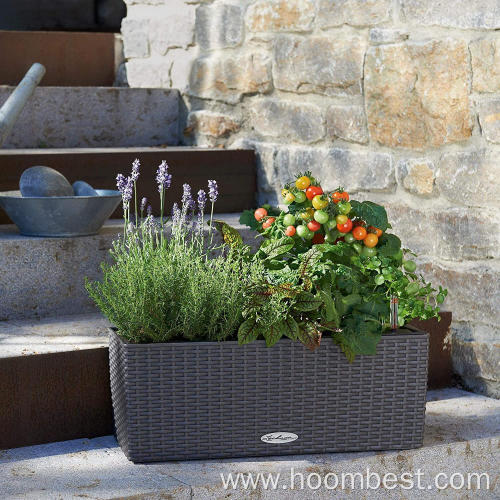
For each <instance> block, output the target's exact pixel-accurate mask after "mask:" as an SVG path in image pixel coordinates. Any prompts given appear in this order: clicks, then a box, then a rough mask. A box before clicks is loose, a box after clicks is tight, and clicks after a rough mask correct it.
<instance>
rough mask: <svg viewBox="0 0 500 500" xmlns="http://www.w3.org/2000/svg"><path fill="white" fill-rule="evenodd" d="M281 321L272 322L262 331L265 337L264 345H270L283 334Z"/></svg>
mask: <svg viewBox="0 0 500 500" xmlns="http://www.w3.org/2000/svg"><path fill="white" fill-rule="evenodd" d="M281 323H282V322H281V321H278V322H277V323H273V324H272V325H271V326H270V327H269V328H267V329H266V330H265V331H264V338H265V339H266V346H267V347H272V346H273V345H274V344H276V342H278V340H279V339H280V338H281V337H282V336H283V330H282V326H283V325H282V324H281Z"/></svg>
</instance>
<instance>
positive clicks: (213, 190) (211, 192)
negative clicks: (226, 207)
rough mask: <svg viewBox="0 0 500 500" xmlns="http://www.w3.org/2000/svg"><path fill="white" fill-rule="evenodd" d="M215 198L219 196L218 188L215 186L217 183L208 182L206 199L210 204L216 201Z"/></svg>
mask: <svg viewBox="0 0 500 500" xmlns="http://www.w3.org/2000/svg"><path fill="white" fill-rule="evenodd" d="M217 196H219V188H218V186H217V181H214V180H211V181H208V197H209V198H210V201H211V202H212V203H215V202H216V201H217Z"/></svg>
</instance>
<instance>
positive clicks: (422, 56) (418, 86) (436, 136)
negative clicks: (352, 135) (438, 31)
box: [365, 39, 472, 150]
mask: <svg viewBox="0 0 500 500" xmlns="http://www.w3.org/2000/svg"><path fill="white" fill-rule="evenodd" d="M451 75H453V77H451ZM468 78H469V71H468V54H467V46H466V44H465V42H463V41H460V40H451V39H445V40H431V41H428V42H424V43H417V42H415V43H413V42H407V43H403V44H397V45H383V46H378V47H371V48H370V49H369V50H368V52H367V55H366V62H365V93H366V95H365V99H366V109H367V115H368V128H369V131H370V136H371V138H372V139H375V140H376V141H377V142H379V143H380V144H382V145H384V146H389V147H403V148H410V149H416V150H423V149H425V148H428V147H438V146H441V145H443V144H447V143H451V142H457V141H463V140H465V139H467V138H469V137H470V136H471V132H472V122H471V117H470V111H469V96H468Z"/></svg>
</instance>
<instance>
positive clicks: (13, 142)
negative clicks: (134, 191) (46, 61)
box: [0, 81, 179, 149]
mask: <svg viewBox="0 0 500 500" xmlns="http://www.w3.org/2000/svg"><path fill="white" fill-rule="evenodd" d="M42 83H43V81H42ZM12 91H13V87H9V86H2V87H0V106H1V105H2V104H3V103H4V102H5V101H6V100H7V98H8V97H9V96H10V94H11V93H12ZM178 117H179V93H178V91H176V90H167V89H132V88H125V87H38V88H37V89H36V90H35V92H34V94H33V96H32V97H31V98H30V100H29V101H28V103H27V105H26V107H25V108H24V110H23V111H22V113H21V115H20V117H19V121H17V122H16V124H15V126H14V128H13V130H12V133H11V134H10V135H9V136H8V137H7V140H6V142H5V143H4V148H7V149H8V148H15V149H20V148H92V147H96V148H98V147H100V148H105V147H130V146H133V147H143V146H161V145H163V146H165V145H169V146H175V145H177V144H179V122H178Z"/></svg>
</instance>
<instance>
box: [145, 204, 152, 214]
mask: <svg viewBox="0 0 500 500" xmlns="http://www.w3.org/2000/svg"><path fill="white" fill-rule="evenodd" d="M146 213H147V214H148V215H153V207H152V206H151V205H148V208H147V209H146Z"/></svg>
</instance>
